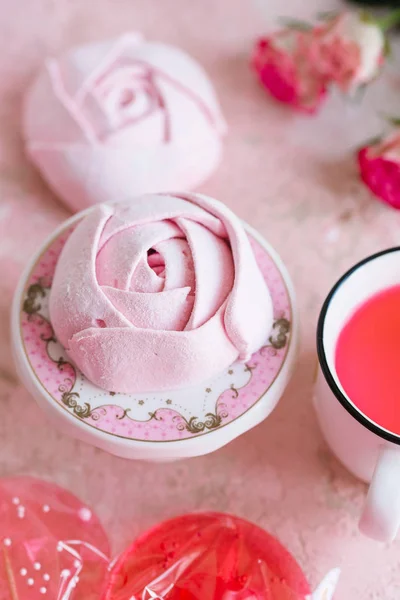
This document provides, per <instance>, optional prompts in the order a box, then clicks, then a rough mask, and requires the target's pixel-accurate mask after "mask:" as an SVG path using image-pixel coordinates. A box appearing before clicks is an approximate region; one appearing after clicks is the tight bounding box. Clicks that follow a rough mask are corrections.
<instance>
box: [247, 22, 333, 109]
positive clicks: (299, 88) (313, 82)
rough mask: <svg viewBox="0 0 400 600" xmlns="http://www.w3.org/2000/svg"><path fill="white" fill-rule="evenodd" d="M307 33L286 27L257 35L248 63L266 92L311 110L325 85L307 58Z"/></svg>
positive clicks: (322, 93) (284, 101) (294, 106)
mask: <svg viewBox="0 0 400 600" xmlns="http://www.w3.org/2000/svg"><path fill="white" fill-rule="evenodd" d="M310 43H311V37H310V34H309V33H308V32H304V31H299V30H297V29H295V28H288V29H283V30H281V31H278V32H276V33H274V34H272V35H271V36H270V37H265V38H261V39H260V40H259V41H258V42H257V44H256V47H255V50H254V53H253V58H252V64H253V67H254V69H255V71H256V73H257V74H258V77H259V79H260V82H261V83H262V85H263V86H264V87H265V88H266V90H268V92H269V93H270V94H271V95H272V96H273V97H274V98H276V100H279V101H280V102H282V103H284V104H288V105H290V106H292V107H293V108H295V109H297V110H299V111H301V112H305V113H309V114H312V113H315V112H316V111H317V110H318V108H319V107H320V105H321V103H322V102H323V100H324V98H325V95H326V84H325V81H324V80H323V78H322V77H320V75H319V74H318V72H317V71H316V70H315V68H314V65H313V64H312V63H311V61H310V50H309V48H310Z"/></svg>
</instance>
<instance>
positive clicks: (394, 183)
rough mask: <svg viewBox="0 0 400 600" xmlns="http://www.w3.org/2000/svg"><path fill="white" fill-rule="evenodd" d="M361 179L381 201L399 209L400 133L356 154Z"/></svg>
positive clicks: (393, 134) (366, 147)
mask: <svg viewBox="0 0 400 600" xmlns="http://www.w3.org/2000/svg"><path fill="white" fill-rule="evenodd" d="M358 164H359V167H360V175H361V179H362V180H363V181H364V183H365V184H366V185H367V186H368V187H369V189H370V190H371V191H372V192H373V193H374V194H375V195H376V196H377V197H378V198H380V199H381V200H383V201H384V202H387V203H388V204H390V205H391V206H393V207H394V208H400V132H399V131H397V132H395V133H392V134H391V135H390V136H389V137H388V138H386V139H385V140H383V141H379V142H378V143H376V144H372V145H369V146H365V147H364V148H361V150H359V152H358Z"/></svg>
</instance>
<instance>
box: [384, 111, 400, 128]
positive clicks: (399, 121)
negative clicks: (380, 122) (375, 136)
mask: <svg viewBox="0 0 400 600" xmlns="http://www.w3.org/2000/svg"><path fill="white" fill-rule="evenodd" d="M381 117H382V118H383V119H385V121H386V122H387V123H389V125H393V126H394V127H400V117H393V116H392V115H385V114H384V113H381Z"/></svg>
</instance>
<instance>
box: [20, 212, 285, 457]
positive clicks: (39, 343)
mask: <svg viewBox="0 0 400 600" xmlns="http://www.w3.org/2000/svg"><path fill="white" fill-rule="evenodd" d="M81 215H82V213H81V214H80V215H78V216H75V217H72V218H71V219H70V220H69V221H67V222H66V223H64V224H63V225H62V226H61V227H60V228H59V229H58V230H57V231H56V232H55V233H54V234H53V235H52V236H51V238H50V239H49V240H47V242H46V243H45V244H44V245H43V247H42V248H41V249H40V251H39V252H38V253H37V255H36V256H35V257H34V258H33V260H32V261H31V263H30V264H29V265H28V268H27V270H26V271H25V273H24V275H23V277H22V278H21V281H20V284H19V287H18V289H17V292H16V295H15V298H14V305H13V314H12V336H13V347H14V354H15V360H16V364H17V369H18V371H19V375H20V377H21V379H22V381H23V383H24V384H25V385H26V387H27V388H28V389H29V391H30V392H31V393H32V395H33V396H34V397H35V399H36V400H37V402H38V403H39V405H40V406H41V407H42V408H43V409H45V411H46V412H47V413H48V415H49V416H50V418H52V419H53V421H56V422H57V424H58V425H59V426H60V427H61V428H62V430H63V431H65V432H67V433H70V434H71V435H74V436H75V437H78V438H80V439H82V440H84V441H86V442H88V443H91V444H93V445H95V446H98V447H100V448H102V449H104V450H107V451H108V452H111V453H113V454H116V455H118V456H122V457H124V458H135V459H145V460H157V461H165V460H174V459H178V458H185V457H192V456H198V455H202V454H207V453H209V452H213V451H214V450H217V449H218V448H221V447H222V446H224V445H225V444H227V443H228V442H230V441H231V440H233V439H234V438H236V437H237V436H239V435H241V434H242V433H244V432H245V431H247V430H248V429H251V428H252V427H254V426H255V425H257V424H258V423H260V422H261V421H263V420H264V419H265V418H266V417H267V416H268V415H269V414H270V413H271V411H272V410H273V408H274V407H275V406H276V404H277V402H278V400H279V398H280V397H281V395H282V393H283V391H284V389H285V387H286V385H287V382H288V380H289V377H290V375H291V372H292V368H293V364H294V359H295V354H296V341H297V318H296V314H295V307H294V293H293V289H292V285H291V282H290V279H289V276H288V274H287V272H286V269H285V267H284V265H283V263H282V261H281V259H280V258H279V257H278V255H277V254H276V253H275V251H274V250H273V249H272V248H271V247H270V246H269V244H268V243H267V242H266V241H265V240H264V239H263V238H262V237H261V236H260V235H259V234H258V233H257V232H256V231H254V230H253V229H251V228H250V227H249V226H247V225H246V226H245V227H246V230H247V232H248V235H249V238H250V241H251V245H252V248H253V250H254V254H255V256H256V260H257V263H258V265H259V267H260V269H261V271H262V273H263V275H264V277H265V280H266V282H267V284H268V287H269V290H270V293H271V296H272V300H273V304H274V325H273V330H272V333H271V336H270V337H269V339H268V340H266V342H265V345H264V346H263V347H262V348H261V349H260V350H259V351H258V352H256V353H255V354H253V355H252V357H251V359H250V360H249V361H248V362H247V363H246V364H243V363H240V362H235V363H234V364H232V365H231V366H230V367H229V369H227V370H226V371H225V372H223V373H221V374H220V375H219V376H217V377H215V378H213V379H211V380H209V381H205V382H204V383H203V384H202V385H201V386H197V387H194V388H190V389H185V390H178V391H176V390H175V391H170V392H167V393H160V392H154V393H144V394H120V393H114V392H112V391H111V392H106V391H104V390H102V389H100V388H98V387H96V386H94V385H93V384H92V383H91V382H90V381H88V380H87V379H86V377H85V376H84V375H83V373H81V372H80V371H79V370H78V369H77V367H76V366H75V365H74V364H72V362H71V361H70V359H69V358H68V356H67V354H66V353H65V350H64V349H63V347H62V346H61V345H60V344H59V343H58V341H57V339H56V338H55V335H54V331H53V328H52V326H51V323H50V321H49V310H48V299H49V293H50V289H51V285H52V279H53V274H54V271H55V268H56V264H57V260H58V257H59V255H60V253H61V250H62V248H63V246H64V244H65V242H66V240H67V239H68V237H69V235H70V234H71V232H72V231H73V229H74V228H75V227H76V225H77V223H78V221H79V219H81V218H82V217H81ZM249 309H250V310H251V308H249Z"/></svg>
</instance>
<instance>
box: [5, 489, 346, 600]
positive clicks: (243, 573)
mask: <svg viewBox="0 0 400 600" xmlns="http://www.w3.org/2000/svg"><path fill="white" fill-rule="evenodd" d="M109 556H110V553H109V543H108V539H107V536H106V534H105V532H104V530H103V528H102V526H101V524H100V522H99V520H98V518H97V517H96V515H95V514H94V513H93V512H92V510H91V509H90V508H89V507H87V506H85V505H84V504H82V502H80V501H79V500H78V499H77V498H76V497H75V496H73V495H72V494H70V493H69V492H67V491H66V490H63V489H62V488H59V487H58V486H56V485H54V484H51V483H47V482H45V481H41V480H38V479H33V478H29V477H15V478H9V479H2V480H0V600H40V599H42V598H44V599H46V598H47V599H48V600H150V599H152V600H331V599H332V597H333V593H334V589H335V587H336V583H337V579H338V571H332V572H331V573H330V574H329V575H328V577H327V578H326V579H325V580H324V582H323V583H322V584H321V585H320V586H319V587H318V589H317V590H316V591H315V592H314V593H313V594H311V592H310V586H309V584H308V581H307V579H306V577H305V575H304V574H303V572H302V570H301V568H300V566H299V565H298V564H297V562H296V561H295V559H294V558H293V557H292V556H291V554H290V553H289V552H288V551H287V550H286V549H285V548H284V547H283V546H282V544H281V543H280V542H279V541H278V540H277V539H275V538H274V537H273V536H271V535H270V534H268V533H267V532H265V531H264V530H262V529H260V528H259V527H257V526H256V525H253V524H251V523H249V522H247V521H244V520H242V519H239V518H237V517H233V516H230V515H225V514H220V513H200V514H189V515H186V516H182V517H177V518H176V519H172V520H170V521H166V522H164V523H162V524H161V525H158V526H156V527H154V528H153V529H151V530H150V531H148V532H146V533H145V534H143V535H142V536H141V537H140V538H139V539H137V540H136V541H135V542H134V543H133V544H132V545H131V546H130V547H129V548H128V549H127V550H126V551H125V552H123V553H122V554H121V555H120V556H119V557H118V558H117V559H116V560H114V561H111V562H110V559H109Z"/></svg>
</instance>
